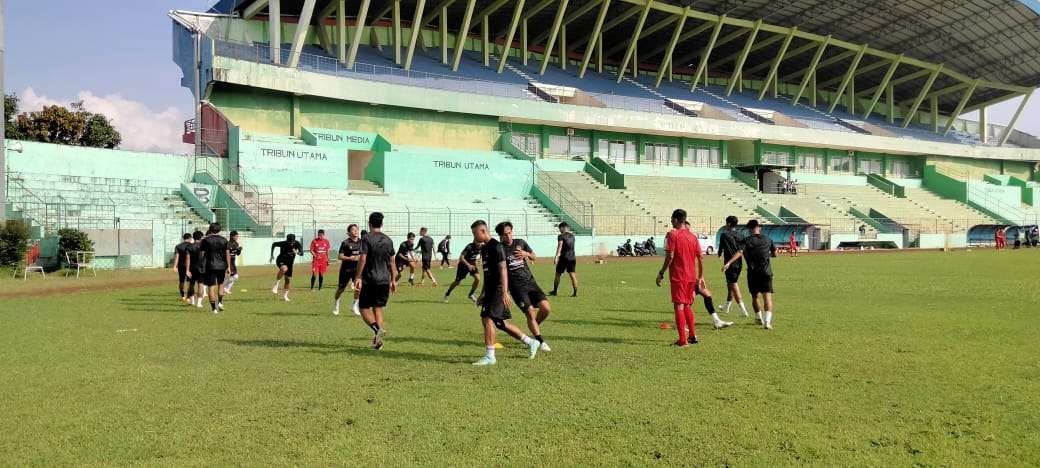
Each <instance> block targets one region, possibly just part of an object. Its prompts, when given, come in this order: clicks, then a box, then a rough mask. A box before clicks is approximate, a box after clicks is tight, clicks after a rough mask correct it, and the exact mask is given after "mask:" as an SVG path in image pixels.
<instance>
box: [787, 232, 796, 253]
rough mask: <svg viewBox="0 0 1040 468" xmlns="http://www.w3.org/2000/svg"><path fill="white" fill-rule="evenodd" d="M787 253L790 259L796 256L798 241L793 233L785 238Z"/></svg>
mask: <svg viewBox="0 0 1040 468" xmlns="http://www.w3.org/2000/svg"><path fill="white" fill-rule="evenodd" d="M787 253H789V254H791V256H792V257H797V256H798V239H797V238H796V237H795V236H794V233H793V232H792V233H791V235H790V236H788V237H787Z"/></svg>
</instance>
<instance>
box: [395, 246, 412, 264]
mask: <svg viewBox="0 0 1040 468" xmlns="http://www.w3.org/2000/svg"><path fill="white" fill-rule="evenodd" d="M413 250H415V247H414V246H412V242H411V241H404V242H401V245H399V246H397V261H399V262H407V261H408V260H409V254H411V253H412V251H413Z"/></svg>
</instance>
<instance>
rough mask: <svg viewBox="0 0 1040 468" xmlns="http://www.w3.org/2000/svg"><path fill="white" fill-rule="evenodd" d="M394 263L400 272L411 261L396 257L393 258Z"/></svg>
mask: <svg viewBox="0 0 1040 468" xmlns="http://www.w3.org/2000/svg"><path fill="white" fill-rule="evenodd" d="M394 264H395V265H397V272H398V273H400V272H402V271H404V269H405V268H406V267H407V266H408V265H410V264H411V262H406V261H404V260H401V259H400V258H398V259H397V260H394Z"/></svg>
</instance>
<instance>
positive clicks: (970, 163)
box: [928, 156, 1001, 180]
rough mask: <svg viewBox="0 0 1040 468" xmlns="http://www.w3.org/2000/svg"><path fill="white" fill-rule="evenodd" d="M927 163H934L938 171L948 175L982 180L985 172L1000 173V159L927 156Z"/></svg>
mask: <svg viewBox="0 0 1040 468" xmlns="http://www.w3.org/2000/svg"><path fill="white" fill-rule="evenodd" d="M928 164H932V165H935V166H936V167H937V168H938V169H939V170H940V171H943V172H945V173H947V174H949V175H950V176H953V177H958V178H964V177H966V178H967V179H970V180H982V178H983V177H984V176H985V175H986V174H1000V173H1001V162H1000V161H987V160H982V159H964V158H951V157H947V156H929V157H928Z"/></svg>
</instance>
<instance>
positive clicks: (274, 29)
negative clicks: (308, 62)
mask: <svg viewBox="0 0 1040 468" xmlns="http://www.w3.org/2000/svg"><path fill="white" fill-rule="evenodd" d="M281 5H282V0H271V1H270V2H269V3H268V4H267V38H268V40H269V41H270V42H271V62H272V63H274V64H275V65H280V64H281V63H282V7H281Z"/></svg>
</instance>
